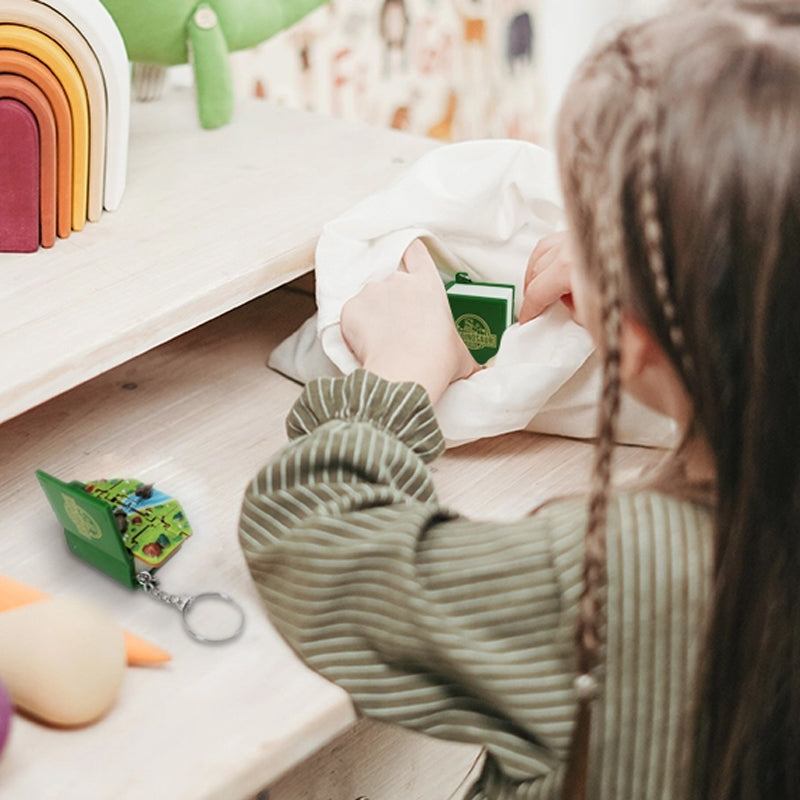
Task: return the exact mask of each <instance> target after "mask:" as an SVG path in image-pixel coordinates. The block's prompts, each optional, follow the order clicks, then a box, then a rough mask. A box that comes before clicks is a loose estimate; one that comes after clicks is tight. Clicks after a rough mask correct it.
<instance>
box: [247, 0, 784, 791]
mask: <svg viewBox="0 0 800 800" xmlns="http://www.w3.org/2000/svg"><path fill="white" fill-rule="evenodd" d="M798 131H800V14H799V13H798V11H797V5H796V4H773V3H767V2H762V3H757V4H741V5H738V6H736V7H731V6H728V7H709V8H706V9H694V10H685V11H682V12H674V13H671V14H666V15H664V16H661V17H659V18H657V19H654V20H652V21H649V22H647V23H644V24H642V25H640V26H638V27H636V28H631V29H628V30H626V31H624V32H622V33H621V34H620V35H619V36H617V37H616V38H615V39H614V40H613V41H612V42H610V43H609V44H607V45H605V46H603V47H602V48H600V49H599V50H598V51H597V52H595V53H594V54H593V55H592V56H591V57H589V58H588V60H587V61H586V62H585V63H584V64H583V65H582V67H581V69H580V70H579V71H578V74H577V76H576V77H575V78H574V80H573V83H572V85H571V86H570V89H569V91H568V92H567V96H566V99H565V103H564V105H563V108H562V110H561V114H560V118H559V128H558V143H559V164H560V168H561V177H562V184H563V190H564V195H565V202H566V210H567V214H568V218H569V221H570V231H571V241H570V246H571V251H572V252H573V253H574V254H575V255H574V265H573V266H572V267H570V266H569V264H570V261H569V260H567V261H565V260H564V259H563V258H558V257H553V254H552V253H550V254H548V253H545V255H542V253H541V252H540V253H537V254H535V256H534V257H533V258H532V263H531V266H530V269H529V278H530V280H529V284H528V294H529V297H527V298H526V307H527V309H528V313H535V311H533V312H532V311H531V309H538V308H541V307H544V306H546V305H547V304H548V303H550V302H553V301H555V300H556V299H557V298H558V297H560V296H562V295H563V296H569V299H570V301H571V302H573V303H574V307H575V314H576V318H577V319H579V320H581V321H582V322H583V323H584V324H585V325H586V326H587V328H588V329H589V331H590V332H591V333H592V334H593V335H594V337H595V338H596V340H597V342H598V345H599V346H600V348H601V351H602V353H603V361H604V385H603V391H602V397H601V401H600V411H599V429H598V442H597V460H596V464H595V482H594V487H593V490H592V492H591V496H590V497H589V498H588V499H580V498H573V499H567V500H559V501H554V502H552V503H549V504H547V505H545V506H544V507H542V508H541V509H539V510H538V511H537V512H536V513H534V514H533V515H531V516H530V517H528V518H525V519H523V520H520V521H518V522H517V523H515V524H510V525H505V526H502V527H498V526H497V525H496V524H494V525H493V524H489V523H481V522H472V521H470V520H467V519H463V518H459V517H456V516H453V515H452V514H450V513H449V512H447V511H446V510H444V509H442V508H441V507H440V506H438V505H437V502H436V496H435V492H434V488H433V483H432V480H431V476H430V473H429V471H428V468H427V467H426V462H429V461H431V460H432V459H433V458H435V457H436V455H437V454H439V453H440V452H441V450H442V449H443V443H442V438H441V435H440V433H439V431H438V428H437V425H436V420H435V416H434V413H433V410H432V405H431V403H432V402H433V403H435V401H436V400H437V399H438V397H439V396H440V395H441V394H442V392H443V391H444V389H445V388H446V386H447V385H448V384H449V382H451V381H453V380H458V379H460V378H463V377H466V376H467V375H469V374H470V373H471V371H472V370H473V369H474V368H475V365H474V363H472V361H471V359H470V357H469V355H468V353H467V351H466V349H465V348H464V347H463V345H462V344H461V341H460V339H459V338H458V336H457V335H456V334H455V331H454V329H453V326H452V322H451V318H450V315H449V310H448V308H447V304H446V300H445V298H444V294H443V290H442V287H441V281H440V280H439V278H438V275H437V274H436V271H435V269H434V267H433V265H432V262H431V261H430V259H429V258H428V256H427V254H426V253H425V251H424V249H423V248H421V246H420V245H419V244H416V245H415V246H414V247H413V248H411V249H410V250H409V252H408V253H407V256H406V258H405V267H404V269H403V270H402V271H398V273H397V274H395V275H394V276H392V278H390V279H389V280H388V281H385V282H380V283H374V284H370V285H368V286H367V287H366V288H365V289H364V291H363V292H362V294H361V295H359V296H358V297H356V298H354V299H353V300H352V301H350V303H349V304H348V305H347V306H346V307H345V312H344V314H343V317H342V326H343V331H344V333H345V336H346V338H347V341H348V343H349V344H350V346H351V348H352V349H353V351H354V353H355V354H356V355H357V356H358V358H359V360H360V362H361V363H362V364H363V365H364V367H365V369H364V370H359V371H357V372H355V373H353V374H352V375H349V376H347V377H345V378H341V379H323V380H320V381H316V382H313V383H312V384H310V385H309V386H307V387H306V389H305V391H304V392H303V394H302V396H301V398H300V399H299V400H298V402H297V404H296V405H295V407H294V409H293V410H292V412H291V414H290V416H289V419H288V431H289V435H290V438H291V439H292V442H291V444H290V445H289V446H288V447H287V448H286V449H285V450H284V451H283V452H282V453H280V454H279V455H278V456H277V457H276V458H275V459H274V460H273V461H272V462H270V463H269V464H268V465H267V466H266V467H265V468H264V469H263V470H262V471H261V472H260V473H259V474H258V475H257V476H256V478H255V479H254V480H253V482H252V484H251V486H250V487H249V488H248V490H247V492H246V496H245V500H244V505H243V509H242V517H241V528H240V537H241V543H242V546H243V548H244V552H245V555H246V558H247V560H248V563H249V566H250V569H251V571H252V575H253V578H254V580H255V581H256V583H257V585H258V588H259V590H260V593H261V596H262V597H263V599H264V602H265V604H266V606H267V609H268V611H269V613H270V616H271V618H272V620H273V621H274V623H275V624H276V625H277V626H278V628H279V629H280V630H281V631H282V633H283V634H284V635H285V636H286V638H287V639H288V640H289V641H290V642H291V644H292V645H293V646H294V647H295V648H296V649H297V651H298V652H299V653H300V654H301V656H302V657H303V658H304V659H306V661H307V662H308V663H309V664H310V665H311V666H312V667H314V668H315V669H317V670H319V671H320V672H322V673H323V674H324V675H326V676H328V677H329V678H331V679H332V680H334V681H336V682H338V683H339V684H341V685H342V686H343V687H345V688H346V689H347V690H348V691H349V692H350V693H351V694H352V696H353V698H354V701H355V702H356V704H357V705H358V707H359V708H360V709H361V710H362V711H363V712H364V713H367V714H371V715H374V716H376V717H378V718H380V719H383V720H390V721H396V722H398V723H401V724H403V725H407V726H410V727H413V728H416V729H419V730H422V731H426V732H428V733H431V734H433V735H437V736H441V737H446V738H454V739H460V740H464V741H469V742H477V743H481V744H483V745H484V746H485V748H486V751H487V758H486V761H485V766H484V769H483V772H482V775H481V776H480V778H479V780H478V781H477V783H476V784H475V785H474V786H473V787H472V789H471V793H470V797H472V798H487V799H488V798H493V799H494V800H500V799H501V798H502V799H505V798H515V799H516V800H519V799H521V798H555V797H560V796H575V797H577V796H581V795H582V794H585V795H587V796H588V797H591V798H607V799H608V800H616V799H620V800H621V799H623V798H637V800H639V799H640V798H686V797H690V798H698V799H699V798H703V800H707V799H717V798H725V799H726V800H729V799H732V798H737V799H738V798H742V799H743V798H752V799H753V800H755V799H756V798H759V800H760V799H761V798H770V800H776V799H777V798H789V797H796V796H797V792H798V786H800V358H798V353H800V315H798V310H797V309H798V308H800V135H798ZM550 245H552V242H551V243H550ZM543 249H545V250H546V249H547V248H543ZM542 276H546V279H544V280H542ZM397 331H403V336H402V337H399V336H397V335H396V334H397ZM622 386H624V387H625V388H626V389H628V390H629V391H631V392H632V393H634V394H635V395H636V396H637V397H638V398H639V399H640V400H643V401H644V402H647V403H648V404H650V405H652V406H653V407H654V408H656V409H657V410H659V411H662V412H664V413H668V414H670V415H672V416H673V417H674V418H675V419H676V420H677V421H678V422H679V424H680V425H681V428H682V430H683V431H684V438H683V444H682V445H681V447H680V448H679V449H678V451H677V452H676V453H675V455H674V458H673V459H672V460H671V463H670V468H669V469H668V470H665V471H663V472H662V473H661V474H660V475H659V476H658V478H657V479H656V480H654V481H653V482H652V483H651V484H650V485H648V486H642V487H638V488H635V489H630V490H626V491H621V490H620V491H613V492H612V491H611V490H610V465H611V453H612V446H613V440H614V425H615V420H616V416H617V410H618V406H619V395H620V390H621V387H622ZM576 632H577V641H576V636H575V634H576ZM590 723H591V724H590Z"/></svg>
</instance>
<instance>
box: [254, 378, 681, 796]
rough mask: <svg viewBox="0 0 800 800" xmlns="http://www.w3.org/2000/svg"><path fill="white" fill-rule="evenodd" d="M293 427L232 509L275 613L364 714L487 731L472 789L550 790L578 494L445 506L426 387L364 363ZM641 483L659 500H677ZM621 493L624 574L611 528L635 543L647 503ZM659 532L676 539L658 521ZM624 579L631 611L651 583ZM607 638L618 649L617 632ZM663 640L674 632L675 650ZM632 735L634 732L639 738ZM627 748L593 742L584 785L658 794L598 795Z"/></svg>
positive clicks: (615, 689) (567, 699)
mask: <svg viewBox="0 0 800 800" xmlns="http://www.w3.org/2000/svg"><path fill="white" fill-rule="evenodd" d="M287 429H288V432H289V436H290V438H291V441H290V443H289V444H288V446H287V447H286V448H285V449H284V450H283V451H282V452H281V453H279V454H278V455H277V456H276V457H275V458H274V459H273V460H272V461H270V462H269V463H268V464H267V465H266V466H265V467H264V468H263V469H262V470H261V471H260V472H259V473H258V474H257V475H256V476H255V478H254V480H253V481H252V483H251V484H250V486H249V487H248V488H247V490H246V492H245V498H244V503H243V507H242V514H241V523H240V541H241V545H242V548H243V551H244V554H245V557H246V559H247V562H248V565H249V567H250V570H251V573H252V575H253V579H254V581H255V583H256V585H257V587H258V590H259V592H260V594H261V597H262V598H263V600H264V603H265V605H266V608H267V611H268V613H269V615H270V618H271V620H272V621H273V623H274V624H275V625H276V627H277V628H278V629H279V630H280V631H281V633H282V634H283V635H284V636H285V637H286V639H287V640H288V641H289V643H290V644H291V645H292V646H293V647H294V648H295V649H296V650H297V652H298V653H299V654H300V655H301V657H302V658H303V659H305V661H306V662H307V663H308V664H309V665H310V666H311V667H313V668H314V669H316V670H318V671H319V672H321V673H322V674H323V675H326V676H327V677H328V678H330V679H331V680H333V681H335V682H337V683H338V684H340V685H341V686H343V687H344V688H345V689H347V690H348V691H349V692H350V694H351V695H352V697H353V699H354V702H355V703H356V705H357V707H358V708H359V709H360V710H361V711H362V712H363V713H366V714H369V715H371V716H374V717H376V718H378V719H381V720H384V721H390V722H395V723H399V724H402V725H405V726H407V727H411V728H414V729H416V730H420V731H423V732H426V733H429V734H432V735H435V736H439V737H443V738H450V739H456V740H460V741H467V742H473V743H478V744H481V745H484V746H485V747H486V748H487V751H488V757H487V760H486V766H485V769H484V772H483V774H482V776H481V778H480V779H479V781H478V783H477V784H476V786H475V787H474V788H473V790H472V795H471V796H472V797H473V798H485V799H486V800H488V799H489V798H492V800H510V798H515V800H525V799H528V798H530V799H532V798H556V797H558V796H559V793H560V785H561V781H562V779H563V768H564V767H563V765H564V761H565V758H566V753H567V750H568V747H569V742H570V737H571V733H572V722H573V716H574V709H575V700H574V696H573V690H572V678H573V675H574V670H575V652H574V630H575V623H576V616H575V615H576V607H577V599H578V596H579V594H580V588H581V564H582V554H583V532H584V527H585V501H583V500H570V501H564V502H559V503H553V504H550V505H548V506H545V507H544V508H543V509H541V510H540V511H539V512H538V513H536V514H535V515H533V516H531V517H527V518H524V519H522V520H520V521H519V522H516V523H513V524H507V525H498V524H497V523H488V522H479V521H471V520H467V519H464V518H461V517H459V516H458V515H456V514H454V513H452V512H450V511H448V510H447V509H444V508H442V507H441V506H440V505H439V504H438V503H437V500H436V495H435V491H434V486H433V483H432V479H431V475H430V472H429V470H428V468H427V466H426V464H425V462H426V461H428V460H430V459H431V458H433V457H434V456H435V454H437V453H438V452H440V451H441V449H442V441H441V434H440V433H439V431H438V427H437V426H436V422H435V418H434V416H433V411H432V409H431V407H430V403H429V401H428V398H427V395H426V394H425V393H424V391H423V390H422V389H421V388H420V387H417V386H414V385H412V384H390V383H387V382H385V381H381V380H380V379H378V378H376V377H375V376H373V375H370V374H369V373H365V372H363V371H360V372H357V373H353V374H352V375H350V376H347V377H346V378H333V379H322V380H319V381H314V382H312V383H311V384H309V385H308V386H307V387H306V388H305V390H304V392H303V394H302V396H301V397H300V399H299V400H298V402H297V404H296V405H295V407H294V409H293V410H292V412H291V414H290V416H289V420H288V423H287ZM646 496H648V497H654V498H656V499H655V500H653V501H652V503H653V504H655V505H656V506H658V507H661V504H662V502H663V503H667V504H669V503H672V502H673V501H666V500H661V499H659V497H658V496H657V495H646ZM619 502H627V501H623V500H622V499H620V500H619V501H615V503H614V504H612V505H613V511H612V516H613V525H614V526H617V527H618V526H621V525H624V526H625V528H626V530H621V529H620V530H619V531H616V528H615V533H614V535H613V536H612V539H613V541H612V544H613V546H612V547H611V553H612V555H613V558H614V559H615V561H614V565H613V566H611V565H610V572H611V573H612V574H614V575H616V574H617V571H618V566H617V565H618V564H620V565H622V566H620V567H619V569H623V571H625V573H626V576H627V572H628V568H627V567H626V566H625V562H624V561H623V560H621V556H620V555H619V554H620V553H622V552H627V547H628V545H620V546H619V547H618V546H617V544H616V542H617V538H616V537H617V535H618V536H619V540H620V542H621V541H622V540H623V539H626V538H629V537H631V536H633V537H636V538H637V540H638V538H639V536H640V532H639V530H638V527H639V525H640V523H641V522H642V520H643V519H645V518H646V517H647V514H645V513H644V512H641V513H640V512H639V511H636V513H628V512H627V511H625V512H623V506H619V505H618V503H619ZM677 507H678V508H681V507H682V506H681V505H680V504H678V505H677ZM637 508H638V506H637ZM670 508H673V506H670ZM659 513H660V512H659ZM674 513H676V514H678V517H679V518H677V519H675V518H673V516H674V514H673V512H672V511H670V512H669V513H668V514H667V517H669V518H668V519H665V520H663V522H664V524H666V525H669V526H673V525H674V526H676V527H677V528H681V527H682V526H684V525H688V524H690V523H692V524H694V522H696V520H688V519H685V518H684V517H682V516H681V513H682V512H680V511H676V512H674ZM671 514H673V516H670V515H671ZM651 517H652V514H651ZM650 522H653V519H650ZM629 525H630V526H632V530H630V531H629V530H627V527H628V526H629ZM642 535H643V536H645V538H647V533H646V532H644V533H643V534H642ZM663 535H664V536H665V537H666V538H668V539H669V540H670V542H671V541H672V534H671V533H670V532H669V531H667V532H665V533H664V534H663ZM651 538H652V537H651ZM661 538H662V536H661V534H659V535H658V536H656V537H655V539H654V544H653V545H652V548H653V551H652V552H647V553H644V551H643V550H642V548H641V547H639V546H638V545H637V546H636V547H635V548H634V552H635V554H636V555H635V556H634V559H635V560H638V559H640V558H643V557H644V558H647V559H650V558H652V557H654V556H659V557H660V555H661V553H660V548H661V547H662V545H661V543H660V540H661ZM684 539H686V541H684V540H682V539H681V535H680V531H678V537H677V543H676V544H675V545H674V548H675V549H677V550H679V551H680V552H681V554H683V555H682V556H681V558H674V559H673V558H670V560H669V562H668V564H667V565H666V566H664V567H663V568H661V567H659V575H660V576H661V577H660V578H659V580H660V581H661V582H662V583H665V584H669V585H670V586H672V584H673V583H674V581H676V580H677V581H678V583H679V584H680V582H681V580H683V579H682V578H681V579H678V578H675V576H674V575H673V567H674V569H675V570H680V569H683V568H684V567H685V565H684V566H681V564H683V562H684V561H685V560H686V559H685V558H684V556H685V551H686V550H687V549H688V548H690V546H691V543H690V542H689V541H688V539H687V538H686V537H684ZM672 547H673V545H672V544H670V545H669V547H668V548H667V549H668V550H669V548H672ZM656 551H658V552H656ZM612 555H610V558H611V557H612ZM686 580H688V578H687V579H686ZM659 585H661V584H660V583H659ZM622 586H623V588H622V589H621V590H620V591H622V593H623V595H625V600H624V603H623V604H624V605H625V607H626V609H628V608H629V607H636V606H637V604H638V603H639V602H640V601H639V598H638V595H637V593H638V592H640V591H649V590H650V588H651V587H650V584H647V586H645V585H644V584H640V583H635V584H629V583H628V582H627V577H626V580H625V581H623V582H622ZM672 591H673V590H672V589H670V592H672ZM690 595H691V592H689V593H688V594H687V593H684V595H682V597H683V596H685V600H686V602H685V603H683V602H682V603H680V604H678V605H679V610H678V611H676V612H675V614H676V617H675V618H674V619H672V618H671V615H672V610H671V608H669V607H666V608H662V610H664V611H665V613H666V615H667V617H668V618H670V620H669V622H668V623H665V624H666V625H667V627H668V628H669V630H671V631H673V633H674V634H675V635H676V636H677V637H678V638H681V637H680V636H679V635H678V633H677V632H678V631H680V630H681V626H682V623H683V622H684V621H685V620H682V619H678V616H679V615H682V614H685V613H688V612H687V611H686V608H687V607H688V606H689V605H691V603H692V600H691V597H690ZM670 598H672V599H674V593H672V594H670ZM609 602H610V604H611V605H612V606H613V608H614V609H616V607H617V604H619V603H620V602H623V601H621V600H619V598H618V597H617V596H616V594H614V593H613V592H610V594H609ZM658 603H659V607H661V606H662V605H663V604H662V603H661V601H660V600H659V601H658ZM648 608H649V606H648ZM614 613H616V611H614ZM626 613H627V612H626ZM648 613H650V612H648ZM626 619H627V616H626ZM625 624H626V625H627V622H626V623H625ZM616 626H617V622H616V620H615V619H610V620H609V631H610V636H614V637H617V638H620V637H622V639H624V636H623V635H622V634H620V633H619V631H618V630H617V627H616ZM638 627H639V628H642V627H644V626H643V625H639V626H638ZM637 630H638V628H637ZM638 635H639V633H637V636H638ZM653 635H655V634H653ZM658 636H659V637H660V634H658ZM617 638H615V639H614V640H613V647H614V649H615V651H617V650H619V648H620V647H622V649H624V646H625V645H624V642H623V645H619V644H618V643H617ZM682 641H683V640H682V639H681V643H682ZM675 645H676V642H674V641H672V640H670V643H669V644H668V645H667V647H668V649H670V652H671V650H672V649H675ZM610 646H611V644H610ZM677 649H678V650H680V649H681V648H680V647H678V648H677ZM681 652H683V651H682V650H681ZM669 655H670V653H660V652H659V657H660V658H661V656H664V658H663V660H660V661H659V664H658V665H656V666H655V667H653V671H652V672H651V673H649V674H648V673H644V672H642V669H643V668H642V667H641V665H640V666H639V667H637V669H634V670H633V673H631V674H634V673H635V675H636V678H635V679H636V680H637V681H641V682H644V683H648V682H649V683H650V684H651V685H652V683H653V682H654V681H659V680H661V678H662V677H663V675H662V671H663V669H667V670H668V671H675V668H674V667H673V666H671V665H670V662H669V658H668V656H669ZM638 663H639V662H638V661H637V664H638ZM642 663H644V661H643V662H642ZM629 671H630V670H629V668H628V667H626V668H625V670H624V672H625V674H626V676H627V675H628V672H629ZM677 672H680V670H677ZM681 674H684V673H681ZM627 680H628V678H627V677H626V681H627ZM676 680H678V683H680V680H683V679H682V678H681V679H680V680H679V679H678V678H676ZM612 684H613V685H612ZM609 687H610V689H611V697H613V698H614V699H613V702H611V701H610V700H609V702H608V703H605V702H604V704H603V706H602V709H601V712H602V713H601V719H602V724H600V725H599V729H600V730H601V731H602V736H603V737H606V736H610V737H616V738H618V737H619V735H620V734H619V731H620V729H621V726H624V725H626V724H629V722H630V718H631V715H633V717H634V718H635V717H636V713H637V709H636V708H634V706H635V705H636V703H638V702H639V700H638V699H636V700H635V702H634V703H633V704H631V702H630V699H629V691H628V689H627V688H626V687H620V686H618V685H617V683H616V678H611V677H609ZM673 691H679V689H678V688H675V689H674V690H673V689H672V688H671V689H670V690H669V692H668V695H667V696H668V697H669V698H672V699H674V698H673V695H672V692H673ZM637 698H638V695H637ZM659 702H660V701H659ZM668 705H669V703H668ZM673 705H674V704H673ZM612 728H613V731H612V730H611V729H612ZM641 732H642V731H641V730H638V731H637V730H634V731H633V732H632V733H631V734H630V735H631V736H633V737H634V739H635V740H636V741H638V738H637V737H638V736H639V735H640V734H641ZM647 741H648V745H647V748H646V752H647V753H648V754H649V755H648V757H650V758H655V755H654V754H655V750H656V748H657V747H658V746H659V745H662V746H666V745H665V743H664V741H663V740H662V738H661V736H660V734H659V735H657V736H655V738H653V737H652V736H651V737H650V738H649V739H648V740H647ZM593 742H595V740H594V739H593ZM626 748H627V749H626V750H625V752H624V754H622V755H620V753H618V751H617V746H616V742H615V741H607V740H606V739H605V738H603V740H602V741H601V742H600V743H599V744H597V743H596V742H595V747H594V755H593V758H594V765H593V770H592V775H593V782H594V784H595V785H597V786H598V787H600V786H603V787H605V788H604V789H603V793H602V794H597V795H594V794H593V795H592V797H593V798H594V797H608V798H609V800H610V798H617V797H622V796H627V797H637V798H639V797H643V798H644V797H653V798H655V797H659V798H660V797H663V796H668V795H658V794H646V793H645V794H641V793H636V792H634V793H633V794H626V795H618V794H607V793H605V792H606V788H607V789H608V790H611V789H613V788H614V787H616V786H618V785H620V778H619V774H618V773H619V771H620V770H622V771H623V772H624V771H625V770H626V769H627V770H628V771H630V765H629V764H624V763H623V762H624V761H625V759H626V758H628V757H629V756H630V755H631V753H633V754H634V755H637V756H639V755H641V754H642V752H644V751H642V750H641V746H640V745H638V744H637V745H636V748H639V749H635V748H634V750H633V751H631V750H630V748H628V747H627V746H626ZM606 762H608V763H610V764H612V765H613V767H612V768H610V769H611V771H610V772H609V771H608V770H606V769H605V766H604V765H605V763H606ZM648 770H649V767H648ZM648 775H649V772H648ZM648 780H649V777H648ZM635 783H636V786H637V787H638V786H642V785H644V784H645V783H646V781H644V782H643V781H642V779H641V778H637V779H636V781H635ZM626 785H628V784H626ZM658 785H659V786H660V785H661V784H658ZM634 788H636V787H634Z"/></svg>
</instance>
